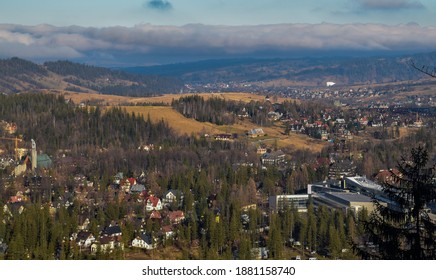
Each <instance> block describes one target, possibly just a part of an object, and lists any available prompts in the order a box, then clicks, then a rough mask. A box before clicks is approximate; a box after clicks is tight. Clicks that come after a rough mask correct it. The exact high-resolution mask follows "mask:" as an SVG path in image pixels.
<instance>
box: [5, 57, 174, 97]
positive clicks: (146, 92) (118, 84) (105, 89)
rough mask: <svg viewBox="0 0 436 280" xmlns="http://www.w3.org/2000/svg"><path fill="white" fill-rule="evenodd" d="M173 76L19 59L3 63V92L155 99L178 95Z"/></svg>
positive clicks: (70, 63) (66, 62) (62, 62)
mask: <svg viewBox="0 0 436 280" xmlns="http://www.w3.org/2000/svg"><path fill="white" fill-rule="evenodd" d="M181 86H182V84H181V83H180V81H178V80H176V79H174V78H171V77H162V76H158V75H138V74H131V73H126V72H122V71H114V70H110V69H107V68H103V67H95V66H89V65H84V64H78V63H73V62H69V61H56V62H46V63H44V64H43V65H39V64H35V63H32V62H30V61H26V60H23V59H20V58H11V59H4V60H0V92H4V93H17V92H23V91H32V90H42V89H49V90H61V91H72V92H80V93H105V94H112V95H122V96H137V97H139V96H155V95H159V94H163V93H174V92H178V91H179V90H180V88H181Z"/></svg>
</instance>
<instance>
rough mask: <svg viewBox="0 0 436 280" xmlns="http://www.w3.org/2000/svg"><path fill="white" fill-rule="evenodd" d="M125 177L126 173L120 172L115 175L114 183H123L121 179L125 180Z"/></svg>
mask: <svg viewBox="0 0 436 280" xmlns="http://www.w3.org/2000/svg"><path fill="white" fill-rule="evenodd" d="M123 178H124V174H123V172H118V173H117V174H116V175H115V176H114V184H117V185H119V184H121V180H123Z"/></svg>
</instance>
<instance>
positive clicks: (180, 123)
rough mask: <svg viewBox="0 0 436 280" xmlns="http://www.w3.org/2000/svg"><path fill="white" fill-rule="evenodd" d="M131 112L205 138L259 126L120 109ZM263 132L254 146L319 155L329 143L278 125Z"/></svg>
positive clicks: (167, 110) (165, 110)
mask: <svg viewBox="0 0 436 280" xmlns="http://www.w3.org/2000/svg"><path fill="white" fill-rule="evenodd" d="M121 108H123V109H125V110H126V111H127V112H129V113H135V114H136V115H142V116H143V117H144V118H148V116H150V119H151V120H152V121H155V122H156V121H160V120H164V121H165V122H167V123H168V125H169V126H170V127H171V128H173V129H174V130H175V131H176V132H177V133H178V134H185V133H186V134H188V135H190V134H194V135H204V134H205V133H208V134H219V133H237V134H245V132H246V131H248V130H250V129H253V128H258V127H259V126H257V125H255V124H253V123H251V122H249V121H239V122H237V123H235V124H233V125H215V124H212V123H209V122H199V121H196V120H194V119H189V118H186V117H184V116H183V115H182V114H180V113H179V112H177V111H175V110H174V109H173V108H171V107H166V106H121ZM263 130H264V132H265V133H266V134H267V136H264V137H259V138H254V139H250V141H252V142H253V143H254V144H256V143H257V142H263V143H266V144H268V145H273V144H275V142H277V145H278V146H279V147H292V148H294V149H309V150H311V151H313V152H320V151H321V150H322V148H324V147H326V145H328V143H327V142H325V141H321V140H315V139H311V138H309V137H308V136H306V135H302V134H290V135H283V134H282V132H283V128H282V127H279V126H272V127H264V128H263Z"/></svg>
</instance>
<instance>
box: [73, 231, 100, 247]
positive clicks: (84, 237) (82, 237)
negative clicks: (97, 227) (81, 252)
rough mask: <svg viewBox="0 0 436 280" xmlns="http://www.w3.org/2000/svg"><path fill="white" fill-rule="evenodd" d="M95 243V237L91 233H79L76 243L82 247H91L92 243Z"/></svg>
mask: <svg viewBox="0 0 436 280" xmlns="http://www.w3.org/2000/svg"><path fill="white" fill-rule="evenodd" d="M94 242H95V237H94V235H93V234H92V233H91V232H89V231H79V233H78V234H77V238H76V243H77V245H79V246H80V247H85V248H88V247H91V245H92V243H94Z"/></svg>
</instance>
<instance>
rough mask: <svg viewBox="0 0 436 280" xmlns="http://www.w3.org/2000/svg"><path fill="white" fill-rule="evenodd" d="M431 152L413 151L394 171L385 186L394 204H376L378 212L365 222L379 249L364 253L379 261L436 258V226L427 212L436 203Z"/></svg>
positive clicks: (418, 149) (387, 194) (384, 189)
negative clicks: (396, 171)
mask: <svg viewBox="0 0 436 280" xmlns="http://www.w3.org/2000/svg"><path fill="white" fill-rule="evenodd" d="M427 162H428V153H427V150H426V149H424V148H423V147H418V148H412V150H411V154H410V156H409V157H408V158H406V157H402V158H401V160H400V161H399V162H398V165H397V168H398V170H399V172H400V174H396V173H394V172H392V174H391V175H392V178H393V179H394V180H393V181H392V182H386V183H384V186H383V191H384V194H385V195H386V196H387V197H388V198H389V199H390V201H391V203H388V205H383V204H381V203H379V202H375V205H376V211H375V212H374V213H373V214H372V215H371V217H370V220H369V222H367V223H366V225H365V226H366V227H365V228H366V231H367V233H368V235H369V238H370V240H371V241H372V242H374V244H375V245H378V250H373V252H365V251H364V252H362V254H363V256H364V257H372V258H380V259H436V247H435V244H436V225H435V223H434V222H432V220H431V219H430V217H429V215H428V213H427V211H426V209H427V205H428V204H429V203H430V202H434V201H435V200H436V183H435V181H434V178H435V166H433V167H430V168H429V167H427Z"/></svg>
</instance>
